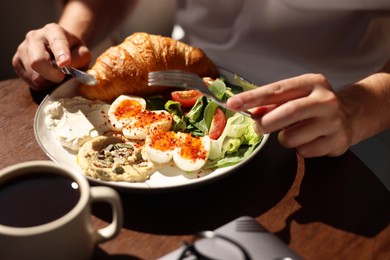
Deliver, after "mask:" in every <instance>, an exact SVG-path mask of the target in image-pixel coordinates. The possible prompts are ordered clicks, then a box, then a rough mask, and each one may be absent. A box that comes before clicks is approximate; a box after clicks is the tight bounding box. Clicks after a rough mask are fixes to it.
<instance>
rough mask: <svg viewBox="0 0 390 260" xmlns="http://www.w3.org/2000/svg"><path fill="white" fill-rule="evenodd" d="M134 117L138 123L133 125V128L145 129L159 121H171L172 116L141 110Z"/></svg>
mask: <svg viewBox="0 0 390 260" xmlns="http://www.w3.org/2000/svg"><path fill="white" fill-rule="evenodd" d="M134 116H135V118H136V119H137V121H136V122H135V123H134V124H133V126H132V127H144V126H148V125H151V124H153V123H155V122H158V121H162V120H171V115H170V114H168V113H156V112H154V111H149V110H140V111H139V112H138V113H137V114H136V115H134Z"/></svg>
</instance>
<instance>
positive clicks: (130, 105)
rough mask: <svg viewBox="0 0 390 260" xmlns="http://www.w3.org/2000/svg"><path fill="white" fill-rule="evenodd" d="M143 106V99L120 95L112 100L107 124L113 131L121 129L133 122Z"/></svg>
mask: <svg viewBox="0 0 390 260" xmlns="http://www.w3.org/2000/svg"><path fill="white" fill-rule="evenodd" d="M145 108H146V101H145V99H143V98H140V97H135V96H127V95H121V96H119V97H117V98H116V99H115V100H114V102H112V104H111V106H110V108H109V109H108V112H107V115H108V116H107V124H108V125H109V127H110V128H111V129H112V130H114V131H122V129H123V127H124V126H125V125H128V124H129V123H131V122H134V120H135V116H136V115H138V114H139V113H140V112H141V111H143V110H145Z"/></svg>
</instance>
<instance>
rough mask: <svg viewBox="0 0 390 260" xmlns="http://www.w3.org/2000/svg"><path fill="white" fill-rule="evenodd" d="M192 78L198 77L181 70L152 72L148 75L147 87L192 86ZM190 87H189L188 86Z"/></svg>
mask: <svg viewBox="0 0 390 260" xmlns="http://www.w3.org/2000/svg"><path fill="white" fill-rule="evenodd" d="M194 76H195V77H199V76H198V75H196V74H194V73H191V72H187V71H182V70H161V71H153V72H149V74H148V85H149V86H158V85H164V86H182V87H185V86H186V85H193V84H195V82H194ZM188 87H190V86H188Z"/></svg>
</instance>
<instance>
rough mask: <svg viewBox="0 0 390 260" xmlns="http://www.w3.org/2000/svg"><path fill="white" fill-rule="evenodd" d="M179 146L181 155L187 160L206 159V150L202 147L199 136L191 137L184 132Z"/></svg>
mask: <svg viewBox="0 0 390 260" xmlns="http://www.w3.org/2000/svg"><path fill="white" fill-rule="evenodd" d="M179 147H180V148H181V151H180V155H181V157H183V158H185V159H188V160H191V159H192V160H198V159H200V160H207V152H206V151H205V149H204V147H203V143H202V140H201V138H200V137H197V136H196V137H193V136H191V135H189V134H186V136H185V137H184V138H182V139H181V141H180V145H179Z"/></svg>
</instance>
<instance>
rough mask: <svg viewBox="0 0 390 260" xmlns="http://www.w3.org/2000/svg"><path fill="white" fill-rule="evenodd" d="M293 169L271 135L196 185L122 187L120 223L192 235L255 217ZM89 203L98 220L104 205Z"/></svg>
mask: <svg viewBox="0 0 390 260" xmlns="http://www.w3.org/2000/svg"><path fill="white" fill-rule="evenodd" d="M296 171H297V158H296V155H295V153H294V152H293V151H289V150H286V149H283V148H281V147H280V146H279V144H278V143H277V141H276V139H275V137H274V136H271V137H270V138H269V140H268V142H267V144H266V145H265V147H264V148H263V150H262V151H260V153H259V154H258V155H257V156H256V157H255V158H253V159H252V160H251V161H250V162H248V163H247V164H246V165H244V166H243V167H241V168H240V169H239V170H238V171H237V172H235V173H233V174H231V175H229V176H226V177H225V178H223V179H220V180H219V181H217V182H213V183H210V184H208V185H205V186H202V187H196V188H192V189H188V190H182V191H173V192H165V193H154V194H137V193H129V192H122V193H121V198H122V203H123V207H124V216H125V223H124V226H125V228H128V229H132V230H137V231H141V232H147V233H155V234H168V235H180V234H193V233H195V232H197V231H200V230H207V229H215V228H217V227H220V226H222V225H223V224H225V223H228V222H230V221H231V220H233V219H235V218H237V217H239V216H243V215H247V216H253V217H257V216H259V215H261V214H262V213H264V212H266V211H267V210H268V209H270V208H271V207H273V206H274V205H275V204H276V203H278V202H279V201H280V200H281V199H282V198H283V196H284V195H285V194H286V192H287V191H288V190H289V189H290V187H291V185H292V183H293V182H294V178H295V175H296ZM102 207H104V205H98V207H96V206H95V208H94V214H95V215H96V216H97V217H99V218H102V219H107V216H106V215H105V213H106V212H108V210H107V209H104V208H102Z"/></svg>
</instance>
